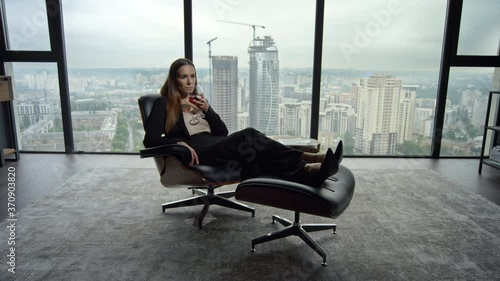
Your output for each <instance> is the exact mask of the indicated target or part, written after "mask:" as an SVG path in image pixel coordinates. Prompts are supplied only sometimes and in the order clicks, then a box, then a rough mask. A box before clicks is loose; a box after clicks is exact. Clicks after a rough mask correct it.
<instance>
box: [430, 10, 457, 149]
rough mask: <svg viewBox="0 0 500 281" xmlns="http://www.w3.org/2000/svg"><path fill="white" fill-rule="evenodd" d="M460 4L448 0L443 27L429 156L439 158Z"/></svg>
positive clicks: (455, 50) (455, 49) (454, 55)
mask: <svg viewBox="0 0 500 281" xmlns="http://www.w3.org/2000/svg"><path fill="white" fill-rule="evenodd" d="M462 6H463V0H448V7H447V9H446V23H445V27H444V28H445V30H444V40H443V50H442V53H441V69H440V72H439V82H438V83H439V86H438V93H437V99H436V113H435V116H434V130H433V133H432V147H431V156H432V157H433V158H439V155H440V152H441V141H442V133H443V125H444V114H445V112H446V96H447V92H448V83H449V78H450V67H451V65H452V62H453V61H454V60H455V57H456V56H457V49H458V34H459V32H460V19H461V15H462Z"/></svg>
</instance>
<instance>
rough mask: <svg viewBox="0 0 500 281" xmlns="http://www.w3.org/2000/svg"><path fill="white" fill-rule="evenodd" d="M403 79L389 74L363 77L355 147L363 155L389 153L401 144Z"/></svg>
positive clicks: (392, 152)
mask: <svg viewBox="0 0 500 281" xmlns="http://www.w3.org/2000/svg"><path fill="white" fill-rule="evenodd" d="M401 93H402V81H401V79H396V78H394V77H393V76H390V75H372V76H370V77H364V78H361V80H360V85H359V93H358V108H357V119H356V138H355V149H356V150H357V151H358V152H359V153H361V154H369V155H390V154H394V153H395V151H396V144H397V143H398V134H399V132H398V129H399V128H400V126H399V125H400V124H399V121H398V120H399V119H400V118H398V116H399V115H400V113H399V111H400V102H401Z"/></svg>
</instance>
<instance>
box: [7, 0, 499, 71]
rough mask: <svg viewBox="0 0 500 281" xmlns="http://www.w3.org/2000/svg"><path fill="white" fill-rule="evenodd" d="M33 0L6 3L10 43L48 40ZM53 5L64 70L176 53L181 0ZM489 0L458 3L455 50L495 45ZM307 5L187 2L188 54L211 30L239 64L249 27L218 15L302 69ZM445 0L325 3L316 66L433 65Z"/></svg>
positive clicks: (217, 47)
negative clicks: (60, 22) (60, 28)
mask: <svg viewBox="0 0 500 281" xmlns="http://www.w3.org/2000/svg"><path fill="white" fill-rule="evenodd" d="M358 1H359V0H358ZM43 4H44V1H40V0H37V1H35V3H33V1H27V0H16V1H6V12H7V21H8V23H9V24H8V32H9V34H10V37H9V38H10V40H11V42H10V43H11V44H10V45H11V48H13V49H14V50H16V49H19V50H48V49H49V48H50V44H49V40H48V28H47V26H45V25H44V17H45V19H46V15H45V16H44V13H45V7H44V5H43ZM62 4H63V12H64V20H65V22H64V26H65V38H66V48H67V49H66V53H67V59H68V66H69V67H70V68H108V67H113V68H124V67H126V68H130V67H141V68H146V67H155V68H156V67H160V68H162V67H168V65H169V64H170V63H171V62H172V61H173V60H175V59H176V58H179V57H183V56H184V49H183V46H182V45H183V42H184V38H183V30H182V28H179V27H178V26H179V24H178V23H179V22H183V18H182V15H183V12H182V1H178V2H170V1H168V2H167V1H157V0H147V1H143V2H141V3H140V4H138V3H137V2H136V1H96V0H92V1H90V0H89V1H86V2H81V1H75V0H63V1H62ZM498 4H499V3H498V1H495V0H482V1H465V2H464V7H463V11H464V13H463V18H462V21H461V22H462V25H463V28H462V30H461V33H460V37H459V38H460V41H459V46H458V51H459V54H465V55H467V54H480V55H487V54H489V55H495V54H496V53H497V52H498V44H499V37H500V26H499V25H498V24H496V18H497V16H498V10H500V9H495V7H497V5H498ZM314 6H315V5H314V4H311V3H310V2H306V1H295V2H293V3H291V4H290V2H289V1H271V2H270V1H263V0H262V1H222V0H215V1H199V0H194V1H193V35H194V38H193V39H194V45H193V50H194V59H195V61H196V63H197V64H198V67H200V68H207V67H208V56H207V46H206V42H207V41H208V40H209V39H211V38H214V37H218V39H217V41H215V42H213V55H231V56H237V57H239V58H240V62H239V65H240V67H246V66H248V60H247V58H246V56H245V53H246V49H247V47H248V44H249V42H250V41H251V39H252V38H251V37H252V29H251V27H248V26H247V27H246V26H238V25H232V24H227V23H222V22H220V20H227V21H237V22H248V23H255V24H260V25H263V26H266V28H265V29H258V30H257V31H256V34H257V36H260V37H263V36H266V35H271V36H273V38H274V39H275V40H276V43H277V44H278V45H279V46H281V47H280V63H281V65H282V67H293V68H297V67H312V61H313V59H312V50H313V42H314V15H315V11H314V8H315V7H314ZM259 7H266V9H260V8H259ZM445 8H446V1H444V0H443V1H431V0H425V1H418V2H416V1H404V0H377V1H369V2H367V1H363V2H362V3H361V2H359V3H358V2H357V1H349V2H347V1H332V2H327V3H326V6H325V28H324V43H323V45H324V46H323V52H324V55H323V62H322V64H323V66H324V67H325V68H356V69H380V70H390V69H394V70H404V69H415V70H434V69H436V70H437V69H438V68H439V63H440V61H441V58H440V56H441V49H442V47H441V45H442V42H443V32H444V17H445ZM109 11H114V13H109ZM167 11H168V14H169V16H168V17H165V16H164V15H165V14H166V13H167ZM278 12H279V13H278ZM257 14H258V15H259V16H258V17H257V16H256V15H257ZM276 14H279V15H280V16H279V17H278V18H277V17H276ZM299 15H300V16H299ZM283 22H288V23H289V24H283ZM103 27H104V28H103ZM290 29H292V30H290ZM409 31H411V32H409ZM120 46H127V48H121V47H120Z"/></svg>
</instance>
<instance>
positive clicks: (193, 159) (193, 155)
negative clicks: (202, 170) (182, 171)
mask: <svg viewBox="0 0 500 281" xmlns="http://www.w3.org/2000/svg"><path fill="white" fill-rule="evenodd" d="M177 144H180V145H183V146H185V147H187V148H188V149H189V151H190V152H191V162H190V163H189V166H191V165H195V164H196V165H198V164H200V162H199V161H198V154H196V151H195V150H194V149H193V148H192V147H191V146H189V145H188V144H187V143H185V142H183V141H180V142H178V143H177Z"/></svg>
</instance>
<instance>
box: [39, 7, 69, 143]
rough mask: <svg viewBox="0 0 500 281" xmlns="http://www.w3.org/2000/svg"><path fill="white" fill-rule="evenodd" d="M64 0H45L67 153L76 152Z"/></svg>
mask: <svg viewBox="0 0 500 281" xmlns="http://www.w3.org/2000/svg"><path fill="white" fill-rule="evenodd" d="M61 2H62V0H45V3H46V6H47V19H48V25H49V36H50V46H51V52H52V55H53V56H54V58H55V59H54V61H55V62H56V63H57V72H58V81H59V95H60V99H61V114H62V123H63V131H64V147H65V148H64V150H65V152H66V153H71V152H73V151H74V148H75V144H74V139H73V126H72V121H71V106H70V98H69V83H68V67H67V63H66V48H65V45H64V42H65V41H64V27H63V26H64V24H63V14H62V4H61Z"/></svg>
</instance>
